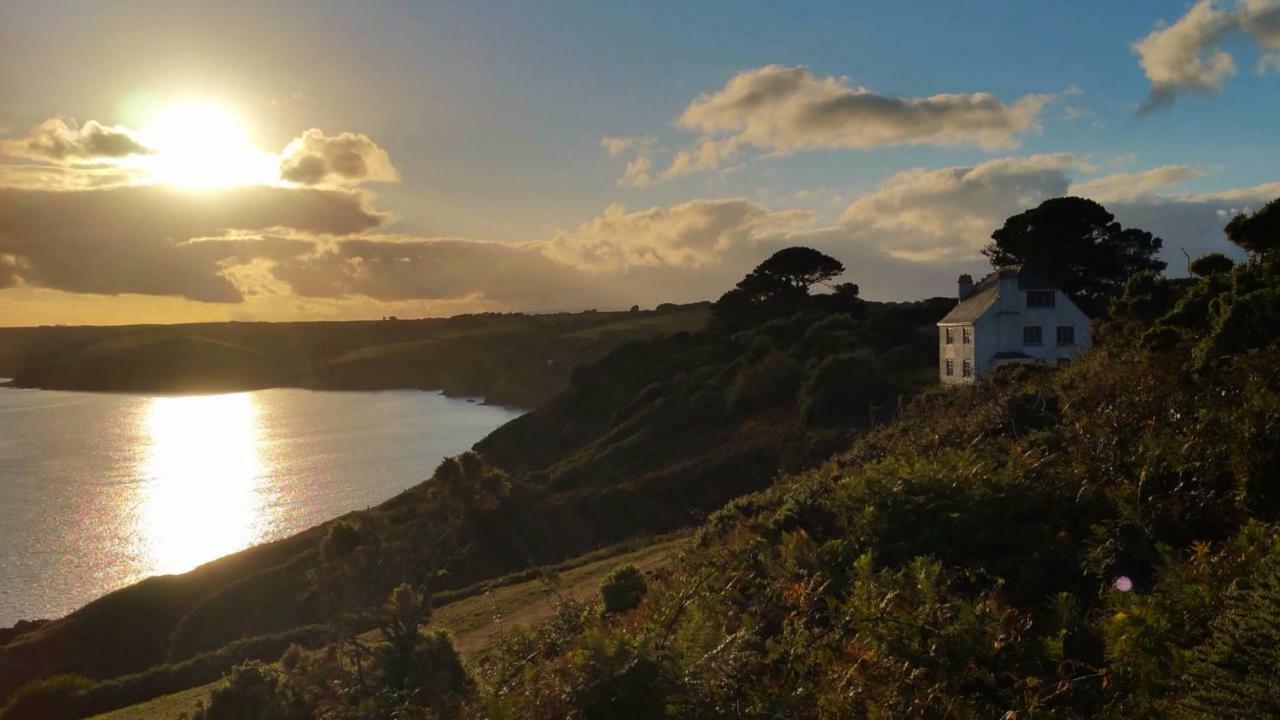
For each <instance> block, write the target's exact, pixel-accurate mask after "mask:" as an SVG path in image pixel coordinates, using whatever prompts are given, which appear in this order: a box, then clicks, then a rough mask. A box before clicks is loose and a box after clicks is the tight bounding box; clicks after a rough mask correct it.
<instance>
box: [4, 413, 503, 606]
mask: <svg viewBox="0 0 1280 720" xmlns="http://www.w3.org/2000/svg"><path fill="white" fill-rule="evenodd" d="M517 414H518V412H516V411H512V410H509V409H504V408H498V407H491V406H485V405H479V404H475V403H469V402H467V401H465V400H456V399H450V398H445V397H443V396H441V395H437V394H434V393H427V392H420V391H415V390H409V391H390V392H374V393H355V392H344V393H338V392H311V391H306V390H262V391H257V392H245V393H232V394H225V395H193V396H149V395H123V394H121V395H115V394H93V393H73V392H52V391H47V390H9V389H0V627H2V626H7V625H11V624H13V623H14V622H15V621H17V620H19V619H22V618H28V619H30V618H37V617H53V616H57V615H61V614H65V613H67V612H69V611H71V610H73V609H75V608H77V607H79V606H80V605H83V604H84V603H86V602H88V601H90V600H92V599H94V598H96V597H98V596H100V595H102V594H104V593H106V592H109V591H111V590H114V589H116V588H119V587H122V586H124V585H127V584H129V583H132V582H135V581H137V580H140V579H142V578H144V577H146V576H148V575H157V574H165V573H179V572H185V571H187V570H190V569H191V568H193V567H195V566H197V565H199V564H201V563H203V562H206V561H208V560H212V559H213V558H216V557H219V556H221V555H225V554H227V553H229V552H234V551H236V550H239V549H241V548H244V547H247V546H249V545H252V544H254V543H259V542H263V541H265V540H272V539H275V538H279V537H283V536H286V535H289V534H291V533H293V532H296V531H298V530H302V529H304V528H306V527H309V526H311V525H314V524H316V523H318V522H320V521H323V520H326V519H329V518H332V517H335V516H337V515H341V514H342V513H345V512H347V511H349V510H355V509H359V508H364V507H368V506H370V505H374V504H377V503H379V502H381V501H383V500H386V499H387V498H389V497H391V496H392V495H394V494H396V493H397V492H399V491H400V490H403V489H405V488H407V487H409V486H411V485H413V484H415V483H417V482H419V481H421V480H422V479H424V478H426V477H427V476H429V475H430V474H431V471H432V470H433V469H434V468H435V466H436V464H437V463H438V462H439V461H440V459H441V458H442V457H444V456H446V455H452V454H455V453H458V452H461V451H463V450H465V449H466V448H468V447H470V446H471V444H472V443H474V442H475V441H477V440H479V439H480V438H481V437H483V436H484V435H485V434H487V433H488V432H489V431H490V430H492V429H494V428H496V427H498V426H499V425H501V424H502V423H504V422H506V421H507V420H510V419H511V418H513V417H515V416H516V415H517Z"/></svg>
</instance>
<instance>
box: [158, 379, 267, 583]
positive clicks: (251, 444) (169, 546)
mask: <svg viewBox="0 0 1280 720" xmlns="http://www.w3.org/2000/svg"><path fill="white" fill-rule="evenodd" d="M146 431H147V434H148V436H149V438H150V445H149V447H148V451H147V454H148V458H147V464H146V469H147V482H146V485H145V489H144V498H143V503H142V508H141V510H142V514H141V518H140V521H141V522H140V527H139V530H140V535H141V538H140V540H141V541H142V543H143V545H144V552H145V553H146V554H149V555H150V556H151V564H152V571H153V572H161V573H174V572H185V571H187V570H190V569H191V568H193V567H195V566H196V565H199V564H200V563H202V562H205V561H207V560H210V559H212V558H215V557H218V556H220V555H225V554H227V553H230V552H235V551H236V550H239V549H240V548H242V547H244V546H246V545H248V544H250V543H252V542H253V541H255V540H257V539H259V536H260V534H261V532H262V531H263V527H262V523H264V522H266V521H267V519H266V518H264V517H262V515H261V510H260V507H259V506H260V500H261V499H260V498H258V497H257V494H258V492H259V489H258V484H259V480H260V478H261V476H262V473H263V472H264V470H263V465H262V459H261V458H260V457H259V454H258V442H259V438H258V433H259V420H258V407H257V405H256V403H255V401H254V398H253V396H252V395H251V394H250V393H235V394H231V395H195V396H177V397H156V398H153V399H152V400H151V407H150V413H149V415H148V417H147V418H146Z"/></svg>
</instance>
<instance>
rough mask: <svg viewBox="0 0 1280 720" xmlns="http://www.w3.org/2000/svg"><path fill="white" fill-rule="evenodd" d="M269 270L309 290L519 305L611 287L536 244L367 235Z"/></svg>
mask: <svg viewBox="0 0 1280 720" xmlns="http://www.w3.org/2000/svg"><path fill="white" fill-rule="evenodd" d="M271 272H272V274H273V275H274V276H275V277H276V278H278V279H279V280H282V281H284V282H286V283H288V284H289V286H290V287H291V288H292V289H293V291H294V292H295V293H297V294H298V295H301V296H303V297H308V298H345V297H353V296H364V297H369V298H374V299H376V300H380V301H386V302H396V301H404V300H454V299H470V300H472V301H476V302H479V301H486V302H490V303H497V304H498V305H500V306H505V307H515V308H519V309H530V308H548V307H574V306H577V307H583V306H585V305H587V304H590V303H594V302H601V300H602V298H608V297H609V296H610V294H609V293H608V292H607V291H605V290H604V288H603V286H599V285H597V284H595V283H593V282H592V281H590V279H589V278H587V277H586V276H585V275H583V274H582V273H580V272H578V271H576V270H574V269H573V268H570V267H568V266H565V265H563V264H560V263H558V262H555V261H554V260H551V259H550V258H548V257H546V256H545V255H543V254H542V253H541V252H540V251H539V249H538V248H537V247H535V246H532V245H510V244H507V243H498V242H482V241H476V240H465V239H458V238H413V237H397V236H369V237H361V238H352V239H346V240H340V241H337V242H334V243H330V244H328V245H326V246H324V247H322V248H320V249H319V250H318V251H317V252H315V253H312V254H308V255H299V256H295V257H290V258H287V259H285V260H284V261H282V262H279V263H277V264H276V265H275V266H274V267H273V269H272V271H271Z"/></svg>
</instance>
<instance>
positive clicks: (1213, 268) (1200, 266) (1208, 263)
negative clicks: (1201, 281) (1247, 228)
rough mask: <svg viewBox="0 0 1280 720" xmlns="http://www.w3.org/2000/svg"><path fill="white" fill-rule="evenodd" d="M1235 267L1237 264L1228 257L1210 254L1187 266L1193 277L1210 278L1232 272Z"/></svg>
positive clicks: (1220, 254)
mask: <svg viewBox="0 0 1280 720" xmlns="http://www.w3.org/2000/svg"><path fill="white" fill-rule="evenodd" d="M1235 266H1236V264H1235V262H1233V261H1232V260H1231V258H1229V257H1227V256H1226V255H1223V254H1222V253H1209V254H1208V255H1201V256H1200V257H1198V258H1196V259H1195V260H1192V261H1191V264H1189V265H1187V269H1188V270H1190V271H1191V274H1193V275H1199V276H1200V277H1209V276H1210V275H1219V274H1222V273H1228V272H1231V268H1233V267H1235Z"/></svg>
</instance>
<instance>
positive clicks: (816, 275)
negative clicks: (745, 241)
mask: <svg viewBox="0 0 1280 720" xmlns="http://www.w3.org/2000/svg"><path fill="white" fill-rule="evenodd" d="M843 272H844V265H842V264H841V263H840V261H839V260H836V259H835V258H833V257H831V256H830V255H827V254H825V253H821V252H818V251H817V250H814V249H813V248H807V247H789V248H783V249H782V250H779V251H778V252H776V253H774V254H773V255H770V256H769V259H768V260H765V261H764V262H762V263H760V264H759V265H757V266H756V269H755V270H752V271H751V272H750V273H748V274H747V276H746V277H744V278H743V279H742V281H741V282H739V283H738V289H740V290H746V291H747V292H749V293H753V294H755V295H758V296H769V295H778V294H785V293H801V294H808V293H809V288H810V287H812V286H814V285H816V284H818V283H825V282H827V281H828V280H830V279H832V278H834V277H837V276H838V275H840V274H842V273H843Z"/></svg>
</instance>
